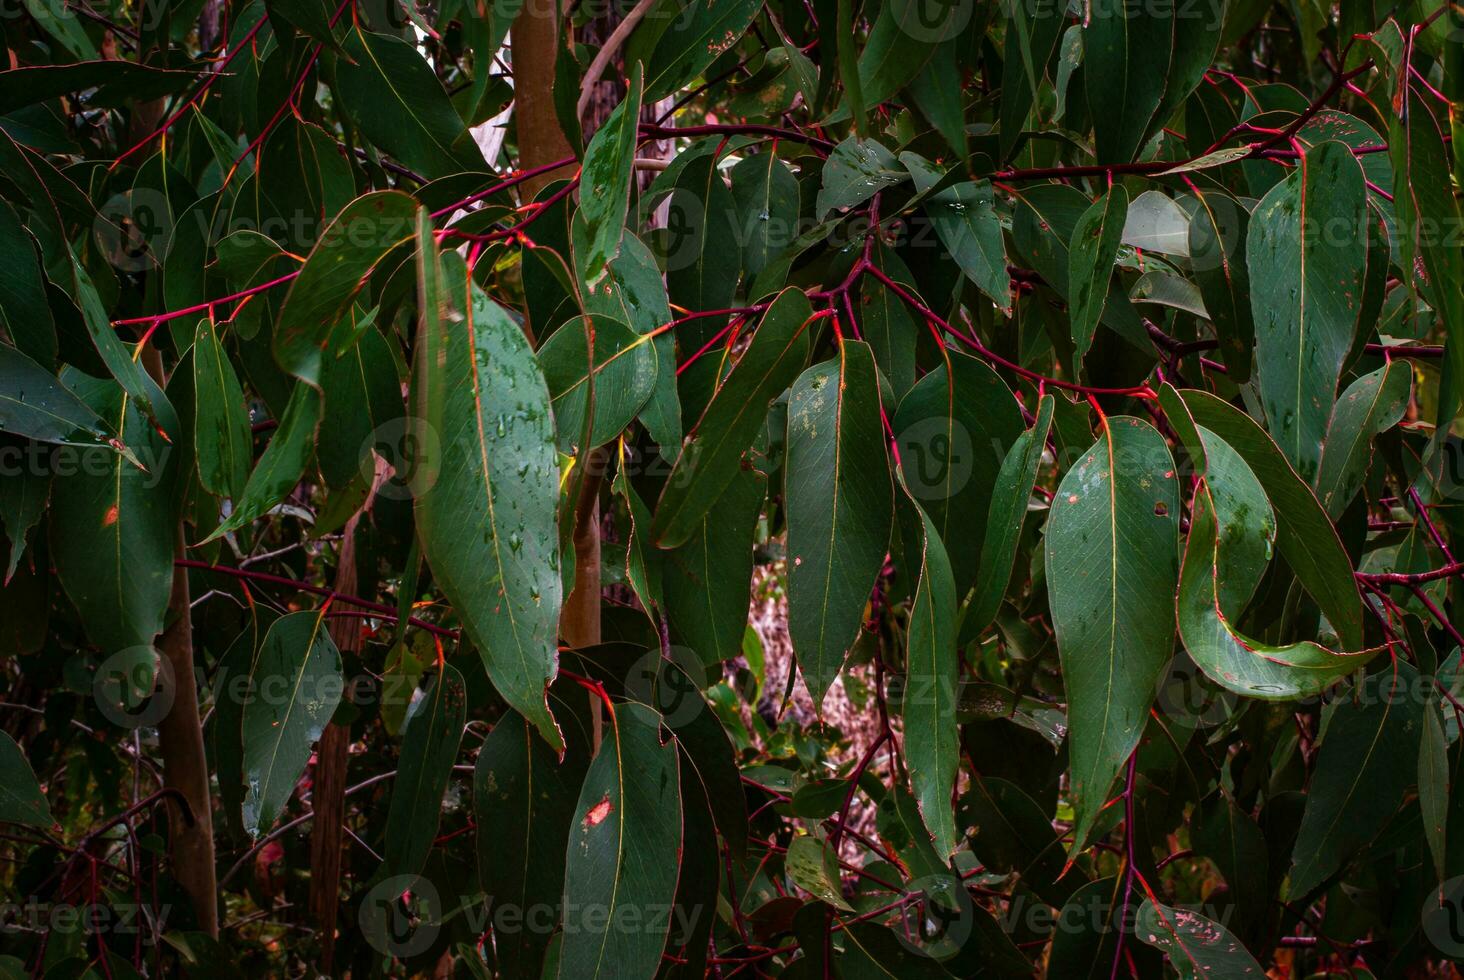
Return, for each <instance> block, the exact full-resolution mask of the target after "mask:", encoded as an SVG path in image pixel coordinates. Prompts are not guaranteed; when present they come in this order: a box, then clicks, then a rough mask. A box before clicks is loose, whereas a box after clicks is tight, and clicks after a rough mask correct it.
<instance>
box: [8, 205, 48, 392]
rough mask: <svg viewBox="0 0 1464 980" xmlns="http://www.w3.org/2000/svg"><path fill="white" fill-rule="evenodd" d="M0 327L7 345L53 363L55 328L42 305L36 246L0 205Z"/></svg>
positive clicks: (42, 275)
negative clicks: (0, 262)
mask: <svg viewBox="0 0 1464 980" xmlns="http://www.w3.org/2000/svg"><path fill="white" fill-rule="evenodd" d="M0 249H4V251H5V254H6V256H7V257H8V261H7V262H6V263H5V266H4V268H0V324H3V325H4V327H5V330H6V332H7V333H8V334H9V337H10V340H11V342H13V343H14V344H15V346H16V347H17V348H19V349H20V350H21V351H22V352H23V353H25V354H26V355H27V356H28V357H30V358H31V359H32V360H34V361H36V362H38V363H40V364H41V365H42V366H51V365H53V364H54V363H55V361H56V325H55V323H54V322H53V321H52V317H51V307H50V305H49V304H48V303H47V302H46V280H45V273H44V272H43V271H42V269H41V264H40V261H39V260H40V256H39V255H38V254H37V249H36V243H35V241H34V240H33V239H32V238H31V236H30V233H29V232H27V231H26V229H25V226H24V225H22V224H21V222H20V218H19V217H18V216H17V215H16V213H15V212H14V211H12V210H11V209H10V207H9V206H8V205H6V204H4V203H3V202H0Z"/></svg>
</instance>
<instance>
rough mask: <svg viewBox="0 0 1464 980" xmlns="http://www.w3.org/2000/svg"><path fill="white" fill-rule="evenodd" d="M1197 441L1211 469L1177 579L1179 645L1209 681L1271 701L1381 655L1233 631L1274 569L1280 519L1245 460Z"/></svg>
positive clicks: (1207, 437)
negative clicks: (1265, 640) (1270, 639)
mask: <svg viewBox="0 0 1464 980" xmlns="http://www.w3.org/2000/svg"><path fill="white" fill-rule="evenodd" d="M1199 435H1200V438H1201V439H1202V440H1203V442H1204V452H1205V457H1206V464H1205V472H1204V482H1203V483H1201V484H1200V486H1199V488H1198V489H1197V490H1196V491H1195V499H1194V503H1193V505H1192V510H1191V518H1190V534H1189V543H1188V545H1187V547H1186V549H1185V555H1184V567H1183V569H1182V571H1181V572H1180V582H1179V602H1178V609H1179V635H1180V639H1181V640H1182V641H1183V642H1184V646H1185V649H1186V650H1188V651H1189V654H1190V656H1191V657H1192V658H1193V659H1194V661H1195V664H1196V665H1197V666H1198V667H1199V668H1200V669H1201V670H1202V671H1204V672H1205V674H1206V676H1208V677H1209V678H1210V679H1211V680H1212V681H1214V682H1215V683H1216V684H1219V685H1220V686H1221V687H1223V688H1226V689H1227V690H1230V691H1234V692H1235V693H1237V694H1242V695H1245V696H1247V697H1253V698H1260V699H1263V700H1267V701H1286V700H1293V699H1296V698H1302V697H1309V696H1311V695H1314V694H1318V693H1320V692H1321V691H1323V690H1325V689H1326V688H1328V687H1330V686H1331V685H1332V684H1335V683H1336V682H1337V681H1338V680H1340V679H1341V678H1343V677H1345V676H1347V675H1348V674H1349V673H1351V672H1353V671H1355V670H1357V669H1358V668H1360V667H1362V666H1363V665H1365V664H1366V663H1367V662H1368V661H1369V660H1370V659H1372V657H1373V656H1374V655H1376V654H1377V653H1378V652H1379V649H1380V648H1379V649H1372V650H1361V651H1357V652H1355V653H1335V652H1333V651H1331V650H1328V649H1327V648H1325V647H1323V646H1320V645H1319V644H1316V643H1312V642H1308V641H1303V642H1299V643H1293V644H1288V645H1285V646H1275V645H1271V644H1265V643H1261V642H1259V641H1257V640H1253V639H1250V638H1249V637H1246V636H1244V635H1242V634H1241V633H1240V632H1239V631H1238V630H1237V629H1236V628H1235V626H1234V625H1233V624H1234V623H1237V622H1239V621H1240V618H1241V614H1242V613H1243V612H1244V611H1245V607H1246V605H1247V603H1249V602H1250V599H1251V596H1252V594H1253V592H1254V590H1255V588H1256V586H1257V585H1258V584H1259V583H1260V581H1261V577H1262V575H1263V574H1264V573H1265V570H1266V566H1267V565H1268V564H1269V563H1270V557H1271V551H1272V546H1273V543H1274V541H1275V540H1276V517H1275V513H1274V512H1273V511H1272V509H1271V503H1270V501H1269V500H1267V499H1266V493H1265V490H1263V489H1262V487H1261V483H1260V481H1259V480H1257V479H1256V476H1255V474H1254V473H1253V472H1252V471H1251V468H1250V467H1249V466H1247V465H1246V463H1245V460H1243V459H1241V457H1240V456H1239V455H1238V454H1237V453H1236V451H1235V450H1234V449H1232V448H1231V447H1230V446H1229V445H1228V444H1226V443H1225V441H1224V440H1223V439H1221V438H1220V437H1219V436H1217V435H1215V434H1214V433H1212V432H1210V431H1209V430H1208V429H1205V428H1203V427H1201V428H1200V429H1199Z"/></svg>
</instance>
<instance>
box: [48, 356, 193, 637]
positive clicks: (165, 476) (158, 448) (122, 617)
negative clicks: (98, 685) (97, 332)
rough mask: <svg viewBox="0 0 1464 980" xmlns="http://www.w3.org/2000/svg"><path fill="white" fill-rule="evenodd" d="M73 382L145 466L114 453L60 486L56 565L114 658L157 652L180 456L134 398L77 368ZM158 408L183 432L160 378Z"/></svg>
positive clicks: (54, 490) (90, 629) (69, 378)
mask: <svg viewBox="0 0 1464 980" xmlns="http://www.w3.org/2000/svg"><path fill="white" fill-rule="evenodd" d="M61 380H62V381H63V383H65V384H66V385H67V386H68V387H69V388H71V389H72V390H73V391H75V392H76V394H77V396H78V397H80V398H81V399H82V400H83V401H85V402H86V403H87V404H88V405H89V406H90V407H91V408H92V409H93V410H95V411H96V412H97V413H98V414H99V415H101V416H102V417H103V418H105V419H106V420H107V421H108V423H109V424H110V425H111V426H112V427H114V428H115V430H116V432H117V436H118V438H119V439H121V440H123V441H125V442H127V443H129V444H130V445H131V446H132V447H133V450H134V452H135V453H136V454H137V457H138V459H139V460H140V461H141V462H142V463H143V464H144V465H145V466H146V467H147V469H143V468H142V467H140V466H138V465H136V464H134V463H132V462H129V461H128V460H126V459H124V458H122V456H121V455H119V454H117V453H115V452H112V451H111V450H101V449H97V450H93V452H97V453H101V454H102V455H101V456H100V457H99V458H96V459H90V460H88V461H87V464H88V465H86V466H81V467H78V468H77V469H76V470H75V471H73V472H71V473H69V474H66V475H58V476H57V478H56V479H55V480H54V481H53V482H52V485H51V515H50V516H51V519H50V528H51V552H50V553H51V560H52V561H53V562H54V563H55V565H56V574H57V577H58V578H59V579H60V581H61V585H62V587H63V588H64V589H65V590H66V594H67V595H68V596H70V598H71V601H72V603H73V604H74V605H75V606H76V608H77V610H78V611H79V612H80V613H81V617H82V622H83V624H84V625H85V626H86V632H87V635H88V636H89V637H90V638H91V640H92V642H93V643H95V644H96V645H97V646H98V647H100V648H101V649H103V650H105V651H106V652H107V654H109V655H110V654H112V653H117V652H120V651H122V650H126V649H128V648H130V647H141V646H147V645H150V644H151V643H152V642H153V639H154V638H155V637H156V636H157V635H158V633H160V632H162V629H163V614H164V612H165V611H166V609H167V607H168V596H169V593H170V592H171V590H172V582H173V550H174V547H175V545H176V536H177V526H176V522H175V514H176V510H175V508H176V506H177V502H176V499H175V497H174V490H173V478H174V473H175V472H176V462H177V460H176V456H175V454H174V453H172V452H171V451H170V447H169V446H168V444H167V443H166V442H164V441H163V438H162V436H161V435H159V434H158V432H157V430H156V429H155V428H153V426H152V425H151V423H150V422H149V421H148V420H147V418H146V417H145V416H144V415H143V412H142V410H141V408H140V407H139V406H138V405H137V404H136V403H135V402H134V401H133V399H132V398H131V396H129V395H128V394H127V393H126V392H124V391H122V390H121V389H120V388H119V387H118V386H117V385H116V384H114V383H113V382H111V381H109V380H107V381H104V380H99V379H96V378H89V377H87V376H85V375H83V374H81V373H80V372H79V371H74V370H72V369H70V368H68V369H67V370H66V371H65V373H64V374H63V375H62V379H61ZM144 383H145V384H147V385H149V386H151V394H152V402H153V406H154V409H155V410H156V411H157V412H158V413H159V418H160V419H161V420H164V421H163V424H164V425H172V428H173V431H175V432H176V431H178V429H177V424H176V418H175V417H174V416H173V410H172V406H171V405H169V404H168V402H167V399H166V397H165V396H164V395H163V393H162V391H160V390H159V389H158V388H157V387H156V386H155V385H152V379H150V378H147V377H146V376H144Z"/></svg>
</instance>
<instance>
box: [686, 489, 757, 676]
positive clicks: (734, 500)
mask: <svg viewBox="0 0 1464 980" xmlns="http://www.w3.org/2000/svg"><path fill="white" fill-rule="evenodd" d="M767 486H768V480H767V477H766V476H764V475H763V474H761V473H759V472H758V471H757V470H755V469H738V470H737V472H736V473H735V474H734V475H733V477H732V482H730V483H728V484H727V489H725V490H723V491H722V494H721V496H720V497H718V498H717V500H716V502H715V503H714V504H713V506H712V507H711V509H710V510H709V511H707V513H706V515H705V516H703V517H702V518H701V520H700V521H698V522H697V524H696V526H695V527H694V528H693V529H692V532H691V535H690V536H689V537H688V538H687V539H686V541H685V542H683V543H682V544H680V545H677V546H676V547H675V548H672V549H670V550H669V551H667V552H665V557H664V565H663V568H664V576H663V579H662V583H663V586H664V588H665V590H666V612H667V618H668V619H669V620H670V631H671V638H672V640H673V641H674V642H676V643H678V644H680V645H682V646H686V647H690V648H691V649H692V650H693V651H695V652H696V654H697V657H698V658H699V659H700V661H701V662H702V664H703V665H704V666H707V667H711V666H713V665H715V664H718V663H720V662H722V661H723V660H729V659H731V658H732V657H735V656H737V655H738V654H739V653H741V652H742V638H743V635H744V632H745V629H746V626H747V601H748V593H749V591H750V583H751V579H752V568H753V553H752V549H753V533H754V531H755V530H756V528H757V521H758V516H759V515H760V514H761V513H762V508H763V500H764V498H765V497H766V496H767Z"/></svg>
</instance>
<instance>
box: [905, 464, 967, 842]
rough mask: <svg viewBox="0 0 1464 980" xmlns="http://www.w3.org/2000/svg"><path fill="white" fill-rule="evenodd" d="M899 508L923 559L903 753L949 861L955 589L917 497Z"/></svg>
mask: <svg viewBox="0 0 1464 980" xmlns="http://www.w3.org/2000/svg"><path fill="white" fill-rule="evenodd" d="M902 489H903V488H902ZM906 493H907V494H908V491H906ZM901 504H902V507H904V508H906V511H905V512H904V513H903V514H902V518H901V530H902V534H903V536H904V538H905V547H906V560H907V561H912V562H913V560H914V559H915V558H916V557H918V559H919V567H918V569H917V568H911V569H910V570H909V574H911V575H912V576H913V575H918V576H919V578H918V579H917V581H916V585H915V597H914V601H913V602H912V603H911V606H910V628H909V634H908V640H907V654H906V661H907V669H906V679H905V698H904V713H905V733H906V737H905V756H906V759H907V761H908V764H909V768H910V789H911V791H912V792H913V793H914V795H915V801H916V803H917V804H918V805H919V808H920V817H921V819H922V820H924V821H925V826H926V828H927V829H928V831H929V833H930V836H931V838H932V839H933V841H934V843H935V851H936V855H937V856H938V857H939V858H940V859H941V860H943V861H944V860H948V859H949V858H950V856H951V854H952V853H953V852H954V851H955V849H956V844H957V842H958V839H957V829H956V824H955V817H954V814H953V812H952V809H951V794H952V792H953V791H954V790H955V786H956V769H957V765H958V763H959V762H960V751H961V739H960V727H959V725H958V724H957V722H956V701H957V694H958V691H957V685H958V683H959V681H960V671H961V665H960V660H959V659H958V656H957V653H956V585H955V579H954V578H953V576H952V575H951V566H950V559H948V558H947V557H946V554H945V546H944V545H943V544H941V540H940V536H939V534H937V532H936V528H935V525H934V523H933V522H932V521H931V520H930V518H929V517H928V516H927V515H926V514H925V512H924V510H922V509H921V507H920V505H919V503H917V502H916V500H915V498H914V497H913V496H907V499H906V500H904V501H902V502H901ZM912 512H913V513H912Z"/></svg>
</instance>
